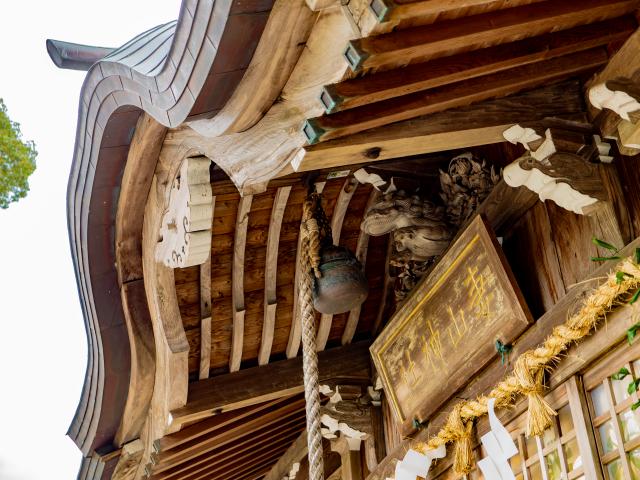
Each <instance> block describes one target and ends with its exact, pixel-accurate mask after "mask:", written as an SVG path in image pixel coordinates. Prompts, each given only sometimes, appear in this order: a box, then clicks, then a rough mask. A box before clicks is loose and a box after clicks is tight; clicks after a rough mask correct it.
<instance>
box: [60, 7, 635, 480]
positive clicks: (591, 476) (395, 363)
mask: <svg viewBox="0 0 640 480" xmlns="http://www.w3.org/2000/svg"><path fill="white" fill-rule="evenodd" d="M639 8H640V1H639V0H348V1H347V0H216V1H212V0H183V1H182V5H181V7H180V15H179V18H178V20H177V21H175V22H170V23H168V24H165V25H160V26H158V27H156V28H153V29H151V30H149V31H147V32H144V33H142V34H140V35H138V36H137V37H135V38H133V39H132V40H130V41H129V42H127V43H126V44H124V45H123V46H121V47H120V48H117V49H113V50H112V49H106V48H98V47H87V46H84V45H77V44H69V43H66V42H61V41H55V40H50V41H48V42H47V49H48V51H49V54H50V56H51V58H52V59H53V61H54V62H55V63H56V64H57V65H58V66H60V67H61V68H76V69H81V70H87V74H86V80H85V82H84V85H83V87H82V91H81V93H80V105H79V115H78V125H77V135H76V143H75V153H74V158H73V163H72V167H71V172H70V177H69V187H68V197H67V204H68V222H69V239H70V244H71V251H72V257H73V261H74V266H75V271H76V278H77V283H78V293H79V296H80V299H81V304H82V308H83V314H84V319H85V327H86V332H87V342H88V345H89V356H88V365H87V372H86V378H85V383H84V388H83V392H82V396H81V398H80V401H79V404H78V408H77V412H76V415H75V418H74V420H73V422H72V424H71V426H70V428H69V432H68V434H69V436H70V437H71V438H72V439H73V441H74V442H75V443H76V445H77V446H78V448H79V449H80V450H81V451H82V454H83V461H82V465H81V468H80V472H79V474H78V478H79V479H80V480H85V479H87V480H89V479H91V480H97V479H103V480H107V479H113V480H141V479H149V480H205V479H206V480H259V479H265V480H285V479H286V480H294V479H295V480H306V479H309V478H311V480H315V479H314V478H313V477H310V473H309V471H310V468H309V467H310V465H311V467H312V469H311V470H312V471H313V465H317V462H316V457H315V456H314V455H311V454H309V446H308V443H307V440H308V436H307V434H308V432H307V421H306V413H305V405H309V404H310V401H309V400H305V394H304V392H305V381H306V384H307V385H310V383H309V380H308V377H307V376H306V375H308V374H309V373H308V372H309V370H308V369H307V367H306V366H307V365H308V364H307V363H306V362H307V360H306V359H307V358H310V357H307V356H305V357H304V359H303V355H302V346H301V345H303V344H305V339H306V340H307V344H306V345H307V350H305V352H312V351H313V345H315V350H316V351H317V358H318V369H317V373H318V383H319V389H312V390H311V391H313V392H318V391H319V393H320V397H319V398H320V404H321V406H320V407H319V408H320V410H319V412H318V413H317V420H318V422H321V430H320V433H321V435H322V441H321V442H320V443H321V445H322V453H321V455H320V457H319V458H321V459H322V465H321V467H317V468H321V470H322V471H323V472H324V478H325V479H332V480H364V479H369V480H385V479H387V478H390V479H395V480H404V479H411V480H415V479H416V478H423V479H424V478H428V479H438V480H445V479H458V478H465V479H474V480H475V479H482V478H487V479H488V480H494V479H497V480H500V479H505V480H506V479H507V478H515V479H518V480H560V479H565V480H578V479H587V480H618V479H624V480H637V479H640V410H636V408H637V407H638V406H640V398H639V395H640V394H639V393H638V391H639V388H640V340H638V341H636V334H637V333H638V332H640V323H639V322H640V307H638V304H640V302H638V304H636V300H637V299H638V297H639V295H640V293H639V292H640V290H638V289H639V288H640V266H639V265H638V264H639V263H640V253H639V252H640V250H636V248H638V247H640V183H639V182H640V30H638V27H639V24H638V19H639V17H638V12H639V10H638V9H639ZM316 226H317V227H318V228H319V232H320V233H319V234H318V236H316V233H314V232H317V230H314V228H316ZM314 242H315V243H314ZM318 242H320V243H321V248H320V249H318V248H317V245H318ZM334 246H339V247H345V248H343V249H336V247H334ZM332 248H333V249H334V250H335V251H339V252H341V253H340V255H342V254H344V255H346V257H344V258H347V260H344V259H343V260H344V262H343V263H342V264H341V265H348V266H349V268H352V270H351V271H352V272H355V273H356V274H357V275H360V277H362V275H364V277H363V278H364V280H363V281H361V282H360V284H359V288H360V290H359V292H360V293H359V295H360V294H361V298H360V300H359V301H358V302H356V303H353V304H349V305H348V306H347V307H343V308H340V306H342V305H347V304H346V303H344V304H342V303H340V302H342V293H343V290H340V289H341V288H343V289H344V292H346V293H353V292H354V290H353V288H354V287H353V284H348V285H346V286H344V285H342V284H341V283H340V282H338V283H336V284H331V285H329V287H331V288H336V289H337V290H335V291H336V292H337V293H331V294H325V296H324V298H322V288H325V287H321V282H322V281H323V279H326V278H331V275H332V273H331V271H330V268H329V267H331V268H333V266H331V265H333V264H331V265H330V261H329V260H327V258H328V257H327V256H326V255H325V254H327V251H329V250H330V249H332ZM345 252H346V253H345ZM349 252H350V253H349ZM314 255H315V256H314ZM336 255H337V254H336ZM318 258H320V264H319V266H318V265H317V264H316V263H314V262H316V260H317V259H318ZM340 258H342V257H340ZM312 265H313V266H315V267H317V269H318V272H324V273H322V274H320V273H318V274H317V275H316V274H314V273H313V272H314V271H315V270H313V269H312V268H311V266H312ZM636 273H637V274H636ZM354 275H355V274H354ZM357 275H356V276H357ZM341 278H342V277H340V278H339V279H338V280H341ZM349 278H351V277H349ZM353 278H355V277H353ZM342 280H344V278H342ZM352 280H353V279H352ZM354 281H355V280H354ZM363 282H364V283H363ZM347 283H348V282H347ZM310 286H313V288H314V295H315V296H314V297H313V298H314V299H315V300H316V301H318V302H320V300H318V299H319V298H320V299H322V301H323V302H325V303H324V304H323V305H324V306H323V307H320V303H317V304H316V306H317V307H318V308H319V309H321V310H323V313H321V312H320V311H317V312H316V313H315V314H312V313H309V312H311V310H309V308H311V307H310V305H311V304H310V303H309V302H310V300H309V298H311V297H310V296H311V293H312V292H311V289H310ZM327 288H328V287H327ZM350 288H351V290H349V289H350ZM365 293H366V298H365ZM363 298H364V301H362V299H363ZM327 305H328V307H327ZM333 307H335V309H334V310H332V308H333ZM305 312H307V313H305ZM314 319H315V325H316V326H315V330H314V331H313V332H312V333H311V334H309V332H308V330H307V329H305V325H308V323H306V322H309V321H311V320H314ZM305 332H306V333H305ZM309 335H313V337H312V339H311V342H312V343H311V344H309V343H308V341H309V339H310V338H311V337H309ZM309 345H311V346H309ZM305 355H306V354H305ZM303 364H304V365H305V372H306V373H305V374H304V375H303ZM305 379H307V380H305ZM308 395H309V391H307V396H308ZM494 408H495V410H494ZM494 411H495V414H494ZM487 415H488V416H487ZM314 418H315V417H314ZM310 428H311V427H310ZM505 429H506V430H505ZM505 432H507V433H506V434H505ZM311 436H312V435H309V437H311ZM492 439H493V440H492ZM496 439H497V440H496ZM492 441H493V442H494V444H491V443H490V442H492ZM496 442H497V443H496ZM445 444H450V445H448V446H447V447H446V448H447V450H444V448H445V447H444V446H443V445H445ZM496 445H498V446H499V447H500V448H497V447H496ZM316 447H317V445H316V446H312V448H313V451H312V453H314V452H316V451H317V450H316ZM511 450H512V451H511ZM310 458H311V460H309V459H310ZM431 459H433V460H434V461H433V462H432V461H431ZM492 462H493V463H492ZM492 468H493V469H494V470H491V469H492ZM490 471H494V472H495V473H491V474H489V473H487V472H490ZM321 473H322V472H321Z"/></svg>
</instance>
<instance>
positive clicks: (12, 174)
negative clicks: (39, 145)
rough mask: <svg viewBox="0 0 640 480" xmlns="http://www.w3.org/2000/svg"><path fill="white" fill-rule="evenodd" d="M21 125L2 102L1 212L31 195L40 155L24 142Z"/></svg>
mask: <svg viewBox="0 0 640 480" xmlns="http://www.w3.org/2000/svg"><path fill="white" fill-rule="evenodd" d="M21 137H22V134H21V133H20V125H19V124H18V123H16V122H13V121H11V119H10V118H9V116H8V115H7V107H6V106H5V104H4V102H3V101H2V99H1V98H0V208H3V209H4V208H8V207H9V204H10V203H11V202H15V201H17V200H19V199H20V198H23V197H25V196H26V195H27V192H28V191H29V182H28V179H29V175H31V174H32V173H33V171H34V170H35V169H36V156H37V152H36V149H35V145H34V143H33V142H31V141H27V142H24V141H22V139H21Z"/></svg>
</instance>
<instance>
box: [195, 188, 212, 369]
mask: <svg viewBox="0 0 640 480" xmlns="http://www.w3.org/2000/svg"><path fill="white" fill-rule="evenodd" d="M211 203H212V206H211V211H212V212H213V213H212V215H211V223H212V224H213V218H214V216H215V213H216V197H215V195H214V196H213V197H212V199H211ZM209 228H211V227H209ZM210 368H211V250H209V256H208V257H207V259H206V260H205V262H204V263H203V264H202V265H200V370H199V373H198V378H199V379H200V380H202V379H204V378H209V370H210Z"/></svg>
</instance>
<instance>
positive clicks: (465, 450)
mask: <svg viewBox="0 0 640 480" xmlns="http://www.w3.org/2000/svg"><path fill="white" fill-rule="evenodd" d="M462 406H463V404H459V405H457V406H456V408H454V409H453V411H452V412H451V413H450V414H449V419H448V421H447V426H446V427H445V428H448V429H449V434H450V436H451V438H452V439H453V441H454V461H453V469H454V470H455V472H456V473H459V474H461V475H465V474H467V473H469V472H470V471H471V468H472V467H473V458H474V457H473V442H472V435H473V420H471V421H467V422H464V421H463V420H462V415H461V414H460V410H462Z"/></svg>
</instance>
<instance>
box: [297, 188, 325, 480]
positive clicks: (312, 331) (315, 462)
mask: <svg viewBox="0 0 640 480" xmlns="http://www.w3.org/2000/svg"><path fill="white" fill-rule="evenodd" d="M318 201H319V199H318V197H317V195H312V196H311V198H309V199H307V200H306V201H305V203H304V206H303V213H302V223H301V226H302V228H301V231H300V234H301V253H302V258H301V263H302V272H303V275H302V281H301V283H300V290H299V304H300V311H301V324H302V369H303V373H304V396H305V403H306V414H307V445H308V448H309V480H323V478H324V464H323V459H322V432H321V430H320V428H321V427H320V391H319V385H318V354H317V353H316V326H315V312H314V309H313V296H312V295H313V278H312V275H313V273H315V275H316V277H319V276H320V270H319V265H320V229H319V228H318V222H317V221H316V219H315V218H314V217H313V212H314V209H315V208H314V207H315V205H316V202H318ZM312 272H313V273H312Z"/></svg>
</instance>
